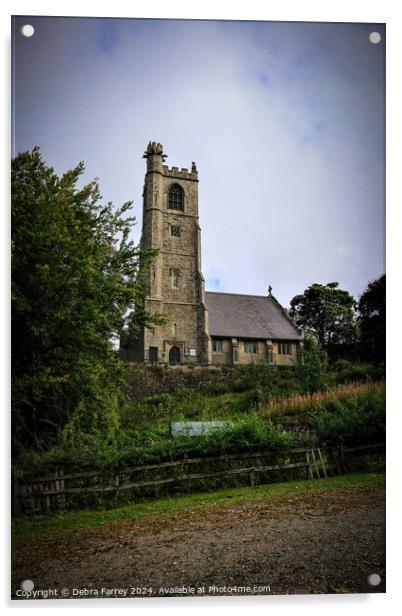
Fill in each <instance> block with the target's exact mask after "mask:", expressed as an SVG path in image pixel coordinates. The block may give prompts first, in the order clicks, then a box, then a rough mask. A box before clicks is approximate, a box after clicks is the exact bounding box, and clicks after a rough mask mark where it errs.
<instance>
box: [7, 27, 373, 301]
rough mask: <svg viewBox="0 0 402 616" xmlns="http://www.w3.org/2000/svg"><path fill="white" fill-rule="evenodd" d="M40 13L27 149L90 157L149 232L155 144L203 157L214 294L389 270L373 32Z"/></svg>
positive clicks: (22, 87)
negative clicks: (145, 199)
mask: <svg viewBox="0 0 402 616" xmlns="http://www.w3.org/2000/svg"><path fill="white" fill-rule="evenodd" d="M37 19H41V20H42V21H41V39H40V40H39V39H38V40H36V41H31V42H32V43H33V45H36V47H33V45H32V46H31V47H29V43H27V41H24V42H21V45H20V43H19V42H18V44H17V50H16V53H17V63H16V83H17V95H16V106H15V118H16V146H17V148H18V149H26V148H30V147H33V146H34V145H36V144H38V145H40V146H41V148H42V150H43V151H44V154H45V158H46V160H47V161H48V162H49V163H51V164H53V165H54V166H55V168H56V170H57V171H58V172H61V171H65V170H66V169H69V168H71V167H72V166H73V165H75V164H76V163H77V162H78V161H79V160H84V161H85V163H86V168H87V172H86V179H91V178H92V177H95V176H99V177H100V184H101V190H102V193H103V195H104V197H105V200H112V201H113V202H114V203H115V204H116V205H119V204H121V203H122V202H124V201H126V200H129V199H133V201H134V204H135V209H134V213H135V215H136V216H137V218H138V223H139V224H138V225H137V227H136V229H135V232H134V237H135V239H138V238H139V235H140V231H141V216H142V212H141V203H142V188H143V181H144V172H145V167H144V161H143V160H142V158H141V156H142V153H143V150H144V147H145V146H146V144H147V143H148V141H149V140H156V141H160V142H162V143H163V145H164V148H165V151H166V153H167V154H168V159H167V163H168V164H169V165H170V166H172V165H175V166H178V167H190V165H191V161H192V160H195V161H196V163H197V167H198V170H199V178H200V182H199V212H200V222H201V227H202V263H203V272H204V275H205V278H206V281H207V288H210V289H214V288H215V289H218V288H219V290H222V291H228V292H230V291H231V292H236V291H237V292H242V293H261V294H265V293H266V288H267V286H268V284H272V286H273V289H274V294H275V296H276V297H277V298H278V299H279V300H280V301H281V302H283V303H284V304H285V305H286V304H287V303H288V301H289V299H290V298H291V297H293V296H294V295H295V294H296V293H298V292H302V291H303V289H304V288H306V287H307V286H308V285H309V284H311V283H312V282H323V283H325V282H326V281H327V280H330V279H334V280H338V281H339V282H340V285H341V286H344V287H345V288H348V290H350V291H351V292H352V293H354V294H358V293H359V292H361V290H363V289H364V287H365V286H366V283H367V281H368V280H369V279H373V278H375V277H376V276H377V275H380V274H381V273H382V272H383V270H384V220H383V219H384V216H383V212H384V164H383V161H384V146H383V143H384V114H383V112H384V70H383V69H384V52H383V51H384V50H383V46H382V44H380V45H372V44H370V43H369V40H368V34H369V32H370V31H371V30H372V29H373V25H372V24H319V23H315V24H308V23H264V22H247V23H244V22H214V21H180V20H177V21H176V20H171V21H170V20H129V19H127V20H125V19H124V20H118V21H116V20H108V19H104V20H100V19H81V18H78V19H74V20H69V19H67V20H65V19H64V18H63V19H58V18H37ZM34 25H35V24H34ZM375 29H376V30H378V31H379V32H381V34H382V38H383V40H384V39H385V33H384V29H383V28H382V26H380V25H376V26H375ZM21 38H22V37H21ZM33 39H35V37H33ZM72 41H73V42H74V45H72ZM94 41H95V44H94ZM38 45H39V46H40V49H39V47H38ZM106 54H108V55H109V56H111V58H112V60H113V61H110V62H107V61H105V55H106ZM339 246H344V247H345V248H347V251H348V252H345V253H342V252H341V253H339V252H338V247H339ZM218 283H219V286H217V285H218Z"/></svg>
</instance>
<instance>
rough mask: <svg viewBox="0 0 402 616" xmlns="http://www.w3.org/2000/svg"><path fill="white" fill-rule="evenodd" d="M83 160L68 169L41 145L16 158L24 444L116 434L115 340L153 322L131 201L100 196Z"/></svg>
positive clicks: (19, 400) (17, 350)
mask: <svg viewBox="0 0 402 616" xmlns="http://www.w3.org/2000/svg"><path fill="white" fill-rule="evenodd" d="M83 172H84V166H83V164H82V163H80V164H79V165H78V166H77V167H76V168H75V169H72V170H71V171H68V172H67V173H65V174H64V175H62V176H61V177H59V176H58V175H56V173H55V172H54V170H53V169H52V168H51V167H48V166H46V164H45V163H44V162H43V160H42V158H41V154H40V151H39V149H38V148H35V149H34V150H33V151H32V152H24V153H21V154H19V155H18V156H17V157H16V158H15V159H14V160H13V162H12V365H13V373H12V391H13V401H12V416H13V437H14V446H15V447H16V450H17V452H18V451H21V450H22V449H23V448H24V446H26V445H27V443H29V444H30V445H31V446H32V444H34V445H35V446H37V447H40V446H41V444H42V443H46V446H48V445H49V443H50V441H51V440H52V439H54V438H55V437H56V435H57V434H58V433H59V432H60V430H63V429H64V430H66V431H67V432H68V433H70V434H71V433H75V434H76V435H77V434H81V433H84V434H89V433H96V432H100V433H102V434H103V436H104V437H105V438H106V439H109V440H110V439H113V438H114V432H115V429H116V427H117V415H116V410H117V408H118V406H119V403H120V399H121V394H120V388H121V384H122V366H121V363H120V360H119V359H118V356H117V353H116V352H115V351H114V350H113V346H112V343H111V339H112V338H113V337H114V336H116V335H118V334H119V332H121V331H122V330H123V329H124V328H129V329H130V330H131V331H135V330H137V329H138V327H139V326H140V325H141V324H145V325H146V326H149V327H152V324H153V323H155V322H158V319H159V317H158V316H155V315H151V314H149V313H147V311H146V310H145V307H144V302H143V299H142V298H143V295H144V284H145V283H144V273H145V271H146V269H147V267H148V266H149V261H150V259H151V258H152V256H153V254H152V253H151V252H149V251H148V252H144V251H140V250H139V248H138V247H137V246H136V245H134V243H133V241H132V240H130V239H129V234H130V231H131V228H132V226H133V224H134V219H133V218H132V217H129V216H127V212H128V210H129V208H130V206H131V203H130V202H128V203H125V204H124V205H123V206H122V207H121V208H120V209H118V210H116V211H115V210H114V209H113V206H112V204H111V203H107V204H106V205H104V204H101V203H100V199H101V196H100V193H99V186H98V184H97V182H96V181H93V182H90V183H89V184H87V185H85V186H83V187H82V188H78V187H77V183H78V181H79V180H80V176H81V175H82V174H83Z"/></svg>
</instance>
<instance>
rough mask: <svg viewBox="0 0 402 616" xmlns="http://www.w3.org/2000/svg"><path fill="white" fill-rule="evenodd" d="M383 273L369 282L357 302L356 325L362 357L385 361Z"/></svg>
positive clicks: (376, 361)
mask: <svg viewBox="0 0 402 616" xmlns="http://www.w3.org/2000/svg"><path fill="white" fill-rule="evenodd" d="M385 293H386V280H385V274H383V275H382V276H380V278H377V280H373V281H372V282H369V284H368V285H367V288H366V290H365V291H364V293H363V294H362V296H361V297H360V299H359V303H358V312H359V315H358V327H359V337H360V349H361V356H362V359H364V360H365V361H370V362H373V363H376V364H378V363H380V362H383V361H385V338H386V336H385V317H386V314H385V313H386V310H385Z"/></svg>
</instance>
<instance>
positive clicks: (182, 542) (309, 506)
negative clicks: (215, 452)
mask: <svg viewBox="0 0 402 616" xmlns="http://www.w3.org/2000/svg"><path fill="white" fill-rule="evenodd" d="M14 560H15V562H14V571H13V582H12V588H13V594H14V596H15V592H16V589H18V588H19V586H20V583H21V581H22V580H25V579H30V580H33V581H34V582H35V589H36V590H37V589H53V590H54V589H55V590H56V591H57V596H58V597H60V598H61V597H62V596H64V597H68V598H83V597H91V596H93V597H119V596H126V597H136V596H141V597H145V596H163V595H170V596H180V595H186V596H187V595H193V594H194V595H203V594H204V595H235V594H237V595H239V594H240V595H244V594H251V595H252V594H275V595H278V594H305V593H346V592H352V593H367V592H385V504H384V489H383V487H381V486H369V487H367V486H366V487H359V488H350V487H349V488H342V489H338V490H331V491H327V492H320V493H312V494H303V495H297V496H295V497H292V498H289V497H280V498H273V499H267V500H258V501H247V502H245V501H242V502H241V503H238V502H237V503H234V502H231V500H230V498H228V499H227V501H226V502H225V504H219V505H215V506H213V507H210V506H209V507H208V508H203V509H196V510H194V511H186V512H180V513H176V514H175V515H169V516H168V515H159V516H157V517H143V518H137V519H125V520H123V521H121V520H119V521H115V522H110V523H109V522H108V523H105V524H104V525H103V526H102V527H100V528H99V527H98V528H96V529H92V530H85V531H82V530H80V531H76V532H75V533H74V534H72V535H70V536H69V537H68V538H63V537H60V536H55V535H53V536H50V535H49V536H47V537H44V538H41V539H40V541H39V540H38V541H36V542H35V541H33V540H30V541H29V542H27V543H26V544H24V545H22V546H20V547H19V548H18V550H17V552H16V555H15V559H14ZM371 574H378V575H379V576H380V577H381V582H380V584H379V585H377V586H371V585H370V584H369V583H368V577H369V576H370V575H371ZM62 589H64V590H62ZM31 598H32V597H31Z"/></svg>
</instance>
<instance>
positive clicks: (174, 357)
mask: <svg viewBox="0 0 402 616" xmlns="http://www.w3.org/2000/svg"><path fill="white" fill-rule="evenodd" d="M179 363H180V349H179V347H177V346H172V348H171V349H170V351H169V364H171V365H175V364H179Z"/></svg>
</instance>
